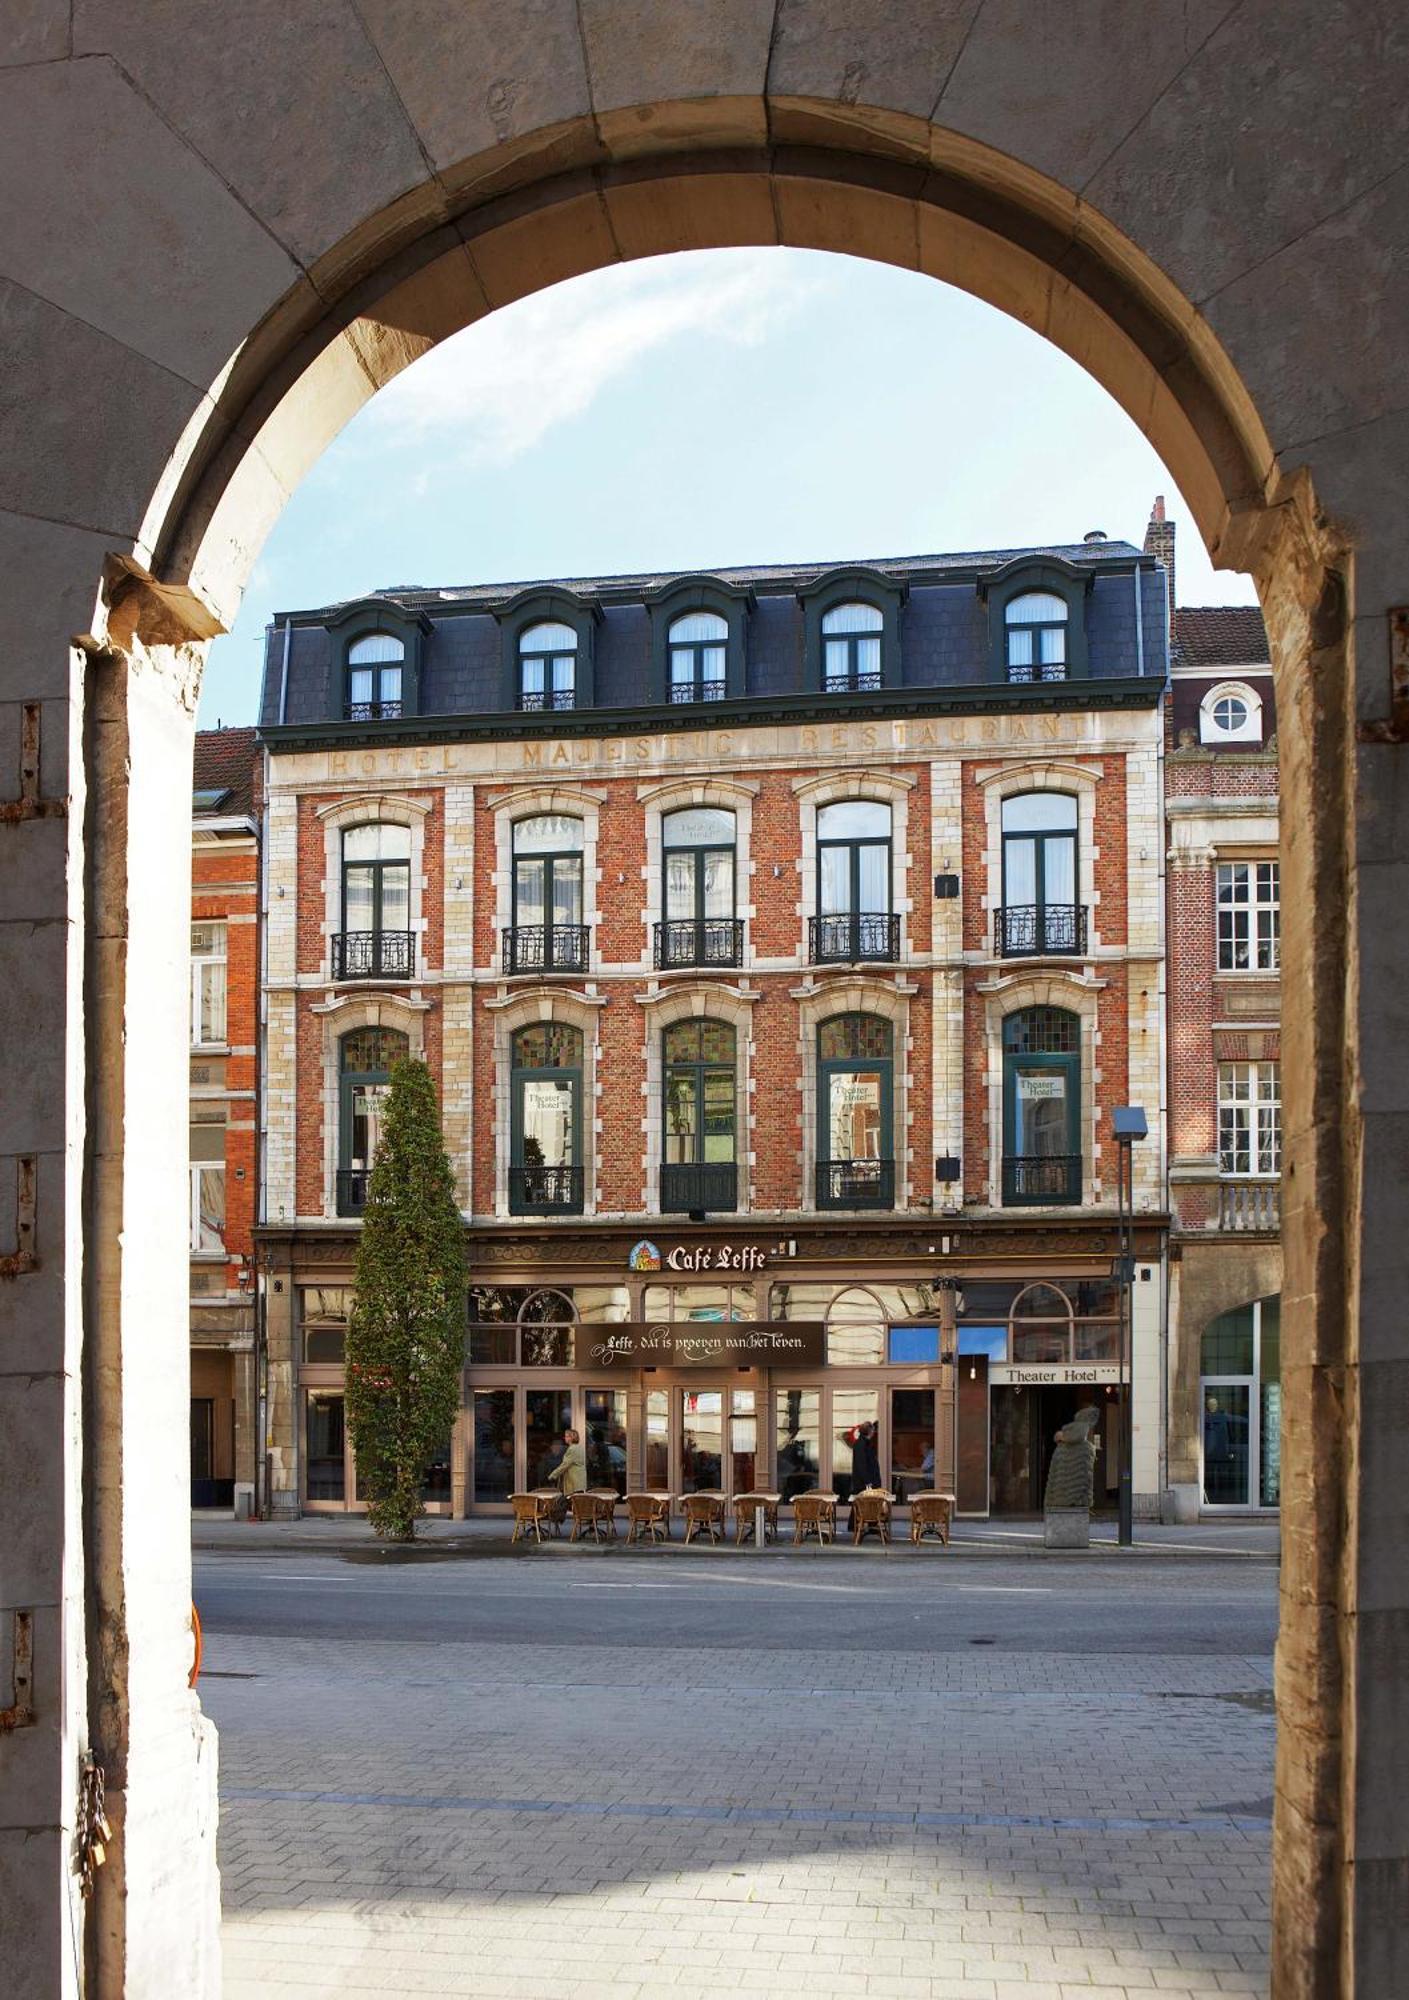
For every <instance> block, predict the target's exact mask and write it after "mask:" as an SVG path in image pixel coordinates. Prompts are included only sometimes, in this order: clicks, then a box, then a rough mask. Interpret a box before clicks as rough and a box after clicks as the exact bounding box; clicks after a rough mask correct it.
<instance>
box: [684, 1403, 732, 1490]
mask: <svg viewBox="0 0 1409 2000" xmlns="http://www.w3.org/2000/svg"><path fill="white" fill-rule="evenodd" d="M724 1399H725V1391H724V1390H723V1389H682V1390H681V1391H680V1491H681V1492H682V1493H722V1492H723V1490H724Z"/></svg>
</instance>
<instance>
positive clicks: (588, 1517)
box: [568, 1488, 616, 1542]
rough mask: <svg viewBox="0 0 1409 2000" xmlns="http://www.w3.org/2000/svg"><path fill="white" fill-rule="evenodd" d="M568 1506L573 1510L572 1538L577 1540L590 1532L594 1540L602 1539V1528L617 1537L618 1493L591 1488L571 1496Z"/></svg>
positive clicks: (613, 1537)
mask: <svg viewBox="0 0 1409 2000" xmlns="http://www.w3.org/2000/svg"><path fill="white" fill-rule="evenodd" d="M568 1506H569V1508H570V1509H571V1512H572V1534H571V1536H570V1538H569V1539H570V1540H572V1541H574V1542H575V1541H577V1540H579V1539H580V1537H582V1536H583V1535H587V1534H590V1535H591V1537H592V1539H593V1541H594V1542H600V1541H601V1539H602V1529H603V1527H604V1526H605V1528H606V1530H607V1533H608V1534H609V1535H610V1536H611V1537H612V1539H613V1540H615V1538H616V1495H615V1493H608V1492H606V1491H604V1490H599V1489H596V1488H589V1489H588V1490H587V1491H586V1492H585V1493H574V1494H571V1495H570V1496H569V1499H568Z"/></svg>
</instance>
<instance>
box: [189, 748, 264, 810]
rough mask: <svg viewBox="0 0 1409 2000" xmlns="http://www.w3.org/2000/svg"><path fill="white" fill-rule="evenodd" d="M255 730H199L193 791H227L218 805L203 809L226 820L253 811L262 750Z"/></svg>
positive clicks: (192, 782) (192, 783) (192, 780)
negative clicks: (257, 771) (258, 762)
mask: <svg viewBox="0 0 1409 2000" xmlns="http://www.w3.org/2000/svg"><path fill="white" fill-rule="evenodd" d="M256 736H257V732H256V731H255V730H253V729H198V730H197V731H196V760H195V768H194V771H193V774H192V779H191V789H192V791H193V792H214V793H221V792H223V793H225V794H226V796H225V797H224V798H222V799H221V800H220V803H219V804H218V805H208V806H206V807H204V808H203V809H202V810H204V811H205V812H208V813H210V814H211V815H212V816H213V817H215V818H219V819H225V818H230V817H235V816H249V815H252V814H253V812H254V800H255V777H256V765H257V759H258V756H259V750H258V747H257V743H256Z"/></svg>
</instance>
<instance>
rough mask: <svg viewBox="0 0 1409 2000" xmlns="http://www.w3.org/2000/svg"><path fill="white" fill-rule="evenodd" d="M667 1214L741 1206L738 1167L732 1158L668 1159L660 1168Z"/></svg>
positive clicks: (662, 1201)
mask: <svg viewBox="0 0 1409 2000" xmlns="http://www.w3.org/2000/svg"><path fill="white" fill-rule="evenodd" d="M660 1205H661V1213H662V1214H664V1215H688V1214H691V1213H694V1212H702V1213H704V1214H706V1215H707V1214H710V1213H711V1212H720V1213H723V1212H725V1211H727V1210H730V1209H734V1208H737V1207H738V1205H739V1170H738V1168H737V1167H736V1166H735V1164H734V1162H733V1161H732V1160H708V1161H705V1162H702V1163H696V1162H693V1161H692V1162H689V1163H688V1164H686V1163H683V1162H681V1161H677V1160H667V1161H665V1162H664V1164H663V1165H662V1167H661V1170H660Z"/></svg>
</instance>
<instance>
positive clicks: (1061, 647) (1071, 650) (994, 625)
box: [977, 555, 1095, 688]
mask: <svg viewBox="0 0 1409 2000" xmlns="http://www.w3.org/2000/svg"><path fill="white" fill-rule="evenodd" d="M1094 581H1095V576H1094V570H1093V568H1092V567H1091V566H1090V565H1088V564H1079V563H1072V562H1068V561H1067V560H1066V558H1065V557H1064V556H1058V555H1049V556H1031V555H1022V556H1014V557H1012V558H1011V560H1010V561H1008V562H1006V563H1004V564H1003V565H1002V567H1001V568H1000V569H997V570H993V571H990V572H989V573H988V574H987V575H985V576H981V577H980V578H979V579H978V584H977V589H978V594H979V596H980V598H982V599H983V600H984V601H985V602H986V603H987V605H988V643H989V667H988V672H989V679H990V680H994V681H1006V682H1007V683H1008V684H1009V686H1011V687H1032V688H1040V687H1043V686H1047V685H1052V684H1055V683H1057V682H1060V681H1079V680H1085V679H1086V677H1087V674H1088V672H1089V671H1090V669H1089V664H1088V651H1087V643H1086V600H1087V597H1088V595H1089V593H1090V591H1091V589H1092V588H1093V585H1094Z"/></svg>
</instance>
